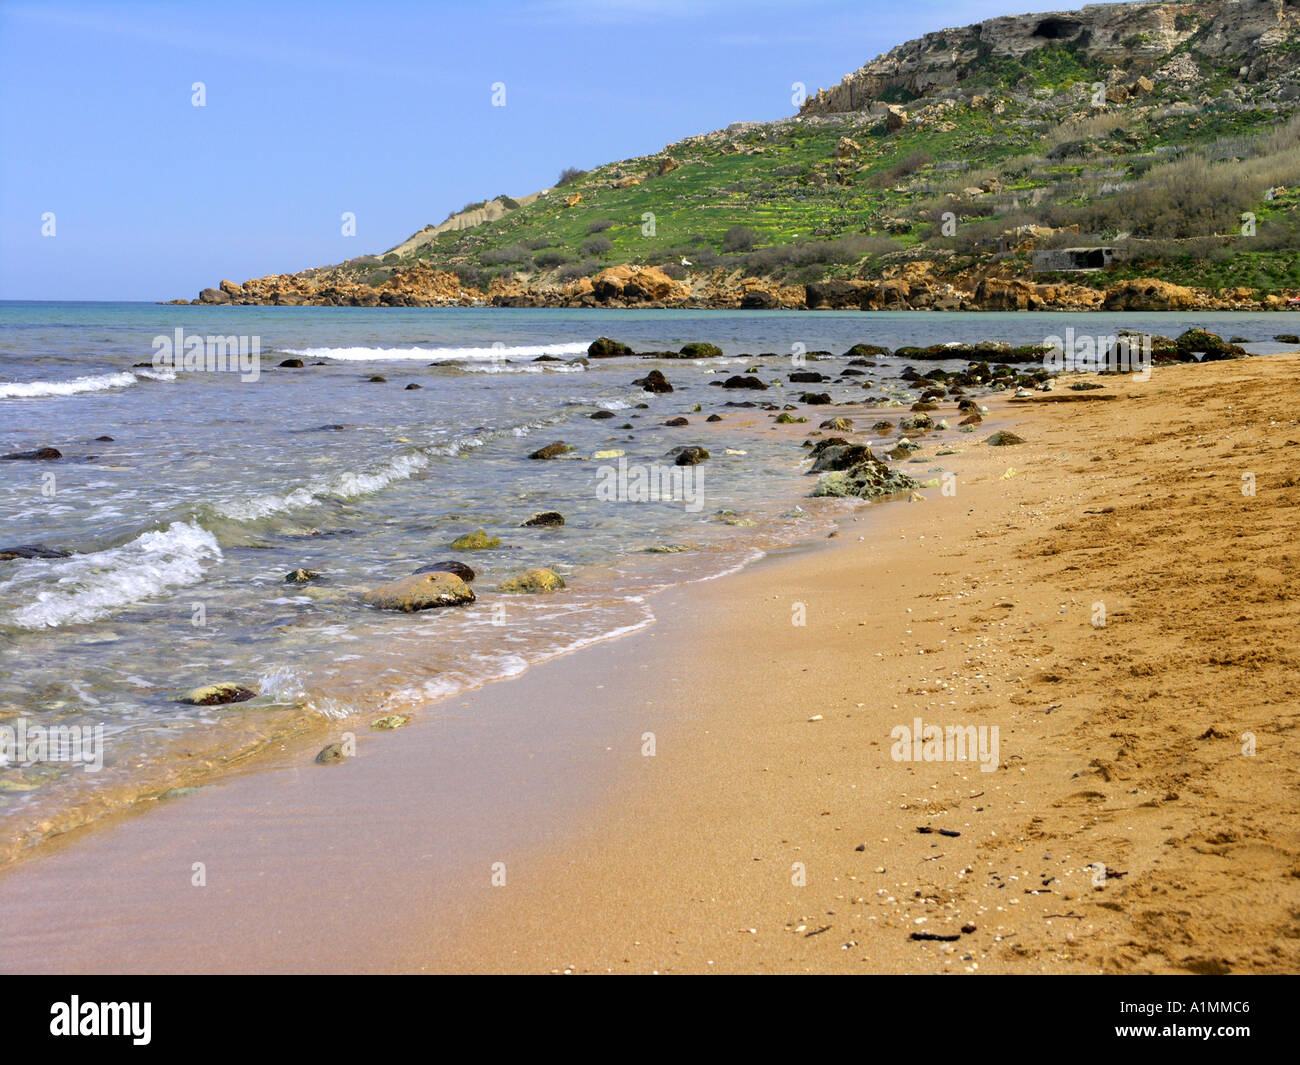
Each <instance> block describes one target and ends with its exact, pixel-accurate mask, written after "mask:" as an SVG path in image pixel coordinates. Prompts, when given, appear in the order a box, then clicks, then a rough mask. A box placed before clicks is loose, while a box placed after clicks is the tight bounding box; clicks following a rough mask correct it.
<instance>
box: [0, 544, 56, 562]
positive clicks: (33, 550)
mask: <svg viewBox="0 0 1300 1065" xmlns="http://www.w3.org/2000/svg"><path fill="white" fill-rule="evenodd" d="M71 557H72V552H71V551H60V550H59V549H58V548H56V547H46V546H45V545H44V544H18V545H17V546H15V547H0V562H11V561H13V560H14V559H16V558H71Z"/></svg>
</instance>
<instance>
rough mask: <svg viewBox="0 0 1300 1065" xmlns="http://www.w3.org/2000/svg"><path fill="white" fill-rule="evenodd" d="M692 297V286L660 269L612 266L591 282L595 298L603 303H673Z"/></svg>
mask: <svg viewBox="0 0 1300 1065" xmlns="http://www.w3.org/2000/svg"><path fill="white" fill-rule="evenodd" d="M688 295H690V286H689V285H686V284H684V283H683V282H680V281H674V280H673V279H672V278H671V277H669V276H668V275H667V274H665V273H664V272H663V271H662V270H661V269H659V267H657V266H631V265H623V266H611V267H610V268H609V269H607V270H602V271H601V272H600V273H598V274H597V275H596V276H595V277H593V278H592V279H591V296H592V298H593V299H595V300H596V301H597V302H599V303H608V302H609V301H610V300H624V301H626V302H629V303H639V302H644V301H656V302H664V303H670V302H675V301H678V300H682V299H685V298H686V297H687V296H688Z"/></svg>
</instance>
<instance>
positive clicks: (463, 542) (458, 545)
mask: <svg viewBox="0 0 1300 1065" xmlns="http://www.w3.org/2000/svg"><path fill="white" fill-rule="evenodd" d="M500 546H501V538H500V537H498V536H489V535H488V534H487V531H486V530H485V529H475V530H474V531H473V532H469V533H466V534H465V535H464V536H458V537H456V539H454V540H453V541H452V542H451V549H452V550H453V551H486V550H488V549H490V548H493V547H500ZM413 576H414V575H413Z"/></svg>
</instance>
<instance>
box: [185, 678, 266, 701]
mask: <svg viewBox="0 0 1300 1065" xmlns="http://www.w3.org/2000/svg"><path fill="white" fill-rule="evenodd" d="M256 696H257V692H256V691H255V690H254V689H252V688H246V687H244V686H243V685H242V684H232V683H230V682H223V683H220V684H208V685H206V686H205V687H202V688H195V689H194V690H193V691H191V692H187V693H186V694H184V695H182V696H181V697H180V698H179V699H178V700H176V701H177V702H181V703H188V704H189V705H190V706H225V705H226V704H227V703H244V702H247V701H248V700H249V699H253V698H255V697H256Z"/></svg>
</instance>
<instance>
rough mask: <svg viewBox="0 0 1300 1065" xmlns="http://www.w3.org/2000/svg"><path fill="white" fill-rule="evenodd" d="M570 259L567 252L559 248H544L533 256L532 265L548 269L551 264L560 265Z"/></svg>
mask: <svg viewBox="0 0 1300 1065" xmlns="http://www.w3.org/2000/svg"><path fill="white" fill-rule="evenodd" d="M571 261H572V258H571V256H570V255H569V253H568V252H566V251H561V250H560V249H559V248H546V249H544V250H543V251H539V252H538V253H537V254H536V255H534V256H533V265H534V266H536V267H537V268H538V269H539V270H549V269H550V268H551V267H553V266H560V265H562V264H563V263H567V262H571Z"/></svg>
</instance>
